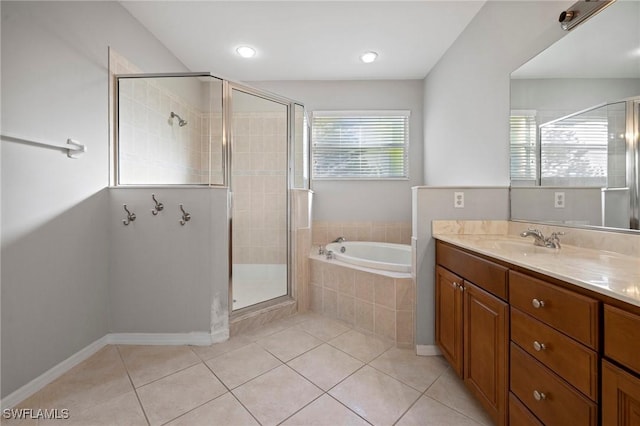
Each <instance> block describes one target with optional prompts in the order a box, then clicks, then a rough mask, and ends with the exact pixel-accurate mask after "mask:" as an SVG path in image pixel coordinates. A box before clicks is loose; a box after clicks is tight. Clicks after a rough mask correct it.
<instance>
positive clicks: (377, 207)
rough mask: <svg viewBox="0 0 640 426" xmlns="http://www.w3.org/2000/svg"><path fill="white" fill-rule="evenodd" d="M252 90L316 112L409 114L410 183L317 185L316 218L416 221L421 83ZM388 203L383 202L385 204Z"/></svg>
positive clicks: (291, 84)
mask: <svg viewBox="0 0 640 426" xmlns="http://www.w3.org/2000/svg"><path fill="white" fill-rule="evenodd" d="M250 84H251V85H253V86H255V87H260V88H263V89H266V90H269V91H271V92H275V93H279V94H280V95H282V96H286V97H289V98H291V99H295V100H298V101H300V102H302V103H303V104H304V105H305V107H306V108H307V111H308V112H309V113H310V114H311V113H313V111H314V110H376V109H379V110H393V109H397V110H410V111H411V118H410V128H409V137H410V142H409V176H410V178H409V180H405V181H376V180H373V181H349V180H339V181H327V180H323V181H312V183H311V185H312V189H313V190H314V192H315V196H314V206H313V208H314V210H313V218H314V220H318V221H326V222H354V221H378V222H389V221H396V222H399V221H405V222H408V221H409V220H410V219H411V187H412V186H415V185H420V184H421V183H422V175H423V171H422V157H423V150H422V146H423V138H422V91H423V87H422V85H423V82H422V81H419V80H401V81H394V80H384V81H383V80H380V81H257V82H251V83H250ZM381 200H384V202H381Z"/></svg>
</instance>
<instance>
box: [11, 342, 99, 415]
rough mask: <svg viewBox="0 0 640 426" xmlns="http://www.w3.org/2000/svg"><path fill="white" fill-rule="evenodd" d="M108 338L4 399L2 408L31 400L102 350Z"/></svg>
mask: <svg viewBox="0 0 640 426" xmlns="http://www.w3.org/2000/svg"><path fill="white" fill-rule="evenodd" d="M108 337H109V335H106V336H103V337H101V338H100V339H98V340H96V341H95V342H93V343H91V344H90V345H88V346H86V347H84V348H83V349H80V350H79V351H78V352H76V353H75V354H73V355H71V356H70V357H69V358H67V359H65V360H64V361H62V362H61V363H59V364H57V365H55V366H53V367H52V368H50V369H49V370H47V371H45V372H44V373H42V374H41V375H39V376H38V377H36V378H35V379H33V380H31V381H30V382H29V383H27V384H26V385H24V386H22V387H21V388H19V389H18V390H16V391H14V392H12V393H10V394H9V395H7V396H6V397H4V398H2V401H1V402H0V407H2V409H3V410H4V409H5V408H11V407H14V406H15V405H16V404H18V403H19V402H21V401H23V400H25V399H26V398H29V397H30V396H31V395H33V394H34V393H36V392H38V391H39V390H40V389H42V388H43V387H45V386H46V385H48V384H49V383H51V382H53V381H54V380H55V379H57V378H58V377H60V376H62V375H63V374H64V373H66V372H67V371H69V370H71V369H72V368H73V367H75V366H76V365H78V364H80V363H81V362H82V361H84V360H86V359H87V358H89V357H90V356H91V355H93V354H95V353H96V352H98V351H99V350H100V349H102V348H103V347H104V346H105V345H107V344H108Z"/></svg>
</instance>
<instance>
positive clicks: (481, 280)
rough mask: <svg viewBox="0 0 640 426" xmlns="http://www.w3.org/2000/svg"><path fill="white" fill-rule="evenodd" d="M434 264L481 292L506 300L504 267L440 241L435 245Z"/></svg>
mask: <svg viewBox="0 0 640 426" xmlns="http://www.w3.org/2000/svg"><path fill="white" fill-rule="evenodd" d="M436 263H438V264H440V265H442V266H444V267H445V268H447V269H448V270H450V271H455V273H456V274H458V275H460V276H461V277H462V278H464V279H465V280H467V281H470V282H472V283H474V284H475V285H477V286H478V287H481V288H482V289H483V290H486V291H488V292H489V293H492V294H494V295H496V296H498V297H500V298H502V299H504V300H506V299H507V273H508V271H509V270H508V269H507V268H505V267H504V266H500V265H498V264H496V263H493V262H490V261H488V260H485V259H483V258H481V257H478V256H474V255H473V254H471V253H467V252H465V251H462V250H459V249H457V248H455V247H452V246H449V245H447V244H443V243H442V242H440V241H438V242H437V245H436Z"/></svg>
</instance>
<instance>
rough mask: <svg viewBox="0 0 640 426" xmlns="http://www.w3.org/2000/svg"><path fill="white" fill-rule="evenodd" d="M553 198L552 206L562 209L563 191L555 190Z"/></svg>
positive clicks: (563, 201) (563, 202)
mask: <svg viewBox="0 0 640 426" xmlns="http://www.w3.org/2000/svg"><path fill="white" fill-rule="evenodd" d="M553 199H554V202H553V206H554V207H555V208H556V209H564V204H565V198H564V192H555V193H554V197H553Z"/></svg>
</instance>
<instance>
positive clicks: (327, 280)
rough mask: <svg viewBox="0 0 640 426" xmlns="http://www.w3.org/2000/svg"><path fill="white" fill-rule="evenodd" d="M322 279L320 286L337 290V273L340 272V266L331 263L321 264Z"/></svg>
mask: <svg viewBox="0 0 640 426" xmlns="http://www.w3.org/2000/svg"><path fill="white" fill-rule="evenodd" d="M322 268H323V281H322V286H323V287H324V288H325V289H330V290H337V289H338V281H339V278H338V274H339V273H340V269H341V268H340V267H339V266H335V265H331V264H327V263H325V264H323V266H322Z"/></svg>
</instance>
